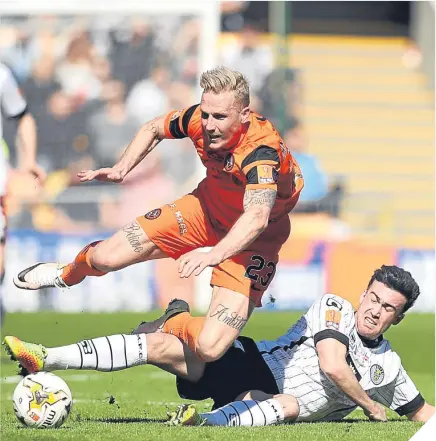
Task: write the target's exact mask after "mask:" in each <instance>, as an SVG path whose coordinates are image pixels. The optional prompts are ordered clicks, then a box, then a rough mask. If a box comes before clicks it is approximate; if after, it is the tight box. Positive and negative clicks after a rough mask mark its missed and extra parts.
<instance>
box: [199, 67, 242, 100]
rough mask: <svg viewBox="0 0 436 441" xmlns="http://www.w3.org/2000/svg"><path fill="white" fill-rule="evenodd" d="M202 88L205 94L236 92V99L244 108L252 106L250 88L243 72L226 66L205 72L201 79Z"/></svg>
mask: <svg viewBox="0 0 436 441" xmlns="http://www.w3.org/2000/svg"><path fill="white" fill-rule="evenodd" d="M200 86H201V87H202V88H203V91H204V92H213V93H216V94H218V93H221V92H234V94H235V99H236V100H237V101H239V102H240V103H241V104H242V105H243V106H244V107H247V106H249V104H250V87H249V85H248V81H247V79H246V78H245V77H244V75H242V74H241V72H238V71H237V70H231V69H229V68H227V67H224V66H219V67H216V68H215V69H211V70H207V71H206V72H203V73H202V74H201V77H200Z"/></svg>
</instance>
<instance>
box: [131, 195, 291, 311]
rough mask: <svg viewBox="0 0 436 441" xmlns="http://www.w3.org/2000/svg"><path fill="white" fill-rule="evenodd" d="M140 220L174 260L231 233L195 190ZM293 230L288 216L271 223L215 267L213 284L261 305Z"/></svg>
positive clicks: (160, 246) (215, 242)
mask: <svg viewBox="0 0 436 441" xmlns="http://www.w3.org/2000/svg"><path fill="white" fill-rule="evenodd" d="M137 221H138V222H139V224H140V225H141V227H142V229H143V230H144V232H145V233H146V234H147V236H148V237H149V239H150V240H152V241H153V242H154V243H155V244H156V245H157V246H158V247H159V248H160V249H161V250H162V251H163V252H164V253H165V254H167V255H168V257H172V258H173V259H178V258H179V257H180V256H182V255H183V254H185V253H187V252H189V251H192V250H194V249H196V248H201V247H212V246H214V245H216V244H217V243H218V242H219V241H220V240H221V239H222V238H223V237H224V236H225V235H226V234H227V232H228V227H223V226H220V225H216V224H215V225H214V223H213V221H211V219H210V218H209V217H208V209H207V203H206V202H205V201H204V199H202V198H199V197H198V194H197V192H196V191H194V192H193V193H190V194H188V195H186V196H183V197H182V198H180V199H178V200H176V201H175V202H174V203H172V204H168V205H164V206H162V207H160V208H156V209H154V210H152V211H150V212H148V213H147V214H145V215H144V216H140V217H138V218H137ZM290 231H291V224H290V219H289V217H288V216H284V217H283V218H281V219H280V220H278V221H276V222H272V223H270V225H269V226H268V228H267V229H266V230H265V231H264V232H263V233H262V234H261V235H260V236H259V237H258V238H257V239H256V240H255V241H254V242H253V243H252V244H251V245H250V246H249V247H248V249H246V250H244V251H242V252H241V253H239V254H237V255H236V256H233V257H231V258H230V259H226V260H225V261H224V262H222V263H221V264H220V265H217V266H216V267H214V268H213V272H212V279H211V285H212V286H221V287H223V288H228V289H231V290H233V291H236V292H239V293H241V294H243V295H245V296H247V297H249V298H250V299H251V300H253V302H255V304H256V306H262V303H261V299H262V295H263V293H264V292H265V290H266V289H267V288H268V286H269V284H270V283H271V281H272V279H273V277H274V274H275V271H276V265H277V262H278V259H279V251H280V248H281V247H282V245H283V244H284V243H285V242H286V240H287V239H288V237H289V234H290Z"/></svg>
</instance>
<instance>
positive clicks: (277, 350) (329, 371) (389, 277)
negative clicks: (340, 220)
mask: <svg viewBox="0 0 436 441" xmlns="http://www.w3.org/2000/svg"><path fill="white" fill-rule="evenodd" d="M418 296H419V287H418V285H417V283H416V282H415V280H414V279H413V278H412V276H411V274H410V273H409V272H407V271H405V270H403V269H401V268H399V267H397V266H382V267H381V268H380V269H377V270H376V271H375V272H374V274H373V276H372V278H371V280H370V281H369V283H368V286H367V288H366V290H365V291H364V292H363V293H362V295H361V298H360V305H359V307H358V308H357V311H354V310H353V307H352V305H351V303H350V302H348V301H347V300H345V299H344V298H341V297H339V296H335V295H332V294H326V295H324V296H323V297H321V298H320V299H319V300H317V301H316V302H315V303H314V304H313V305H312V306H311V308H310V309H309V310H308V311H307V313H306V314H304V315H303V316H302V317H301V319H300V320H298V322H297V323H295V324H294V326H292V327H291V328H290V329H289V330H288V331H287V332H286V333H285V334H284V335H282V336H280V337H279V338H278V339H277V340H272V341H266V340H263V341H260V342H254V341H253V340H252V339H250V338H247V337H239V338H238V339H237V340H236V341H235V343H234V344H233V346H232V347H231V348H230V349H229V350H228V351H227V352H226V354H225V355H224V356H223V357H222V358H221V359H219V360H217V361H214V362H210V363H204V362H203V361H201V360H199V359H198V357H195V356H189V352H186V353H187V354H188V356H186V355H185V351H184V345H183V343H182V342H181V341H180V340H179V339H178V338H177V337H175V336H173V335H168V334H165V333H153V334H131V335H123V334H120V335H112V336H108V337H100V338H95V339H92V340H85V341H81V342H79V343H76V344H73V345H69V346H63V347H58V348H45V347H43V346H41V345H35V344H32V343H26V342H22V341H21V340H19V339H18V338H16V337H6V339H5V344H6V348H7V350H8V352H9V353H10V354H11V355H12V358H13V359H15V360H17V361H18V362H19V363H20V364H21V365H22V367H23V368H24V369H25V370H26V371H28V372H35V371H40V370H48V371H52V370H57V369H95V370H100V371H114V370H121V369H126V368H129V367H131V366H136V365H140V364H152V365H154V366H158V367H160V368H162V369H164V370H166V371H168V372H170V373H172V374H174V375H176V376H177V389H178V392H179V395H180V396H181V397H182V398H187V399H190V400H203V399H206V398H212V399H213V400H214V407H213V410H212V411H211V412H205V413H200V412H198V411H197V409H196V407H195V406H194V405H181V406H179V407H178V408H177V410H176V411H175V412H172V413H171V414H170V420H169V423H170V424H174V425H178V424H180V425H203V424H205V425H212V426H265V425H271V424H279V423H281V422H292V421H310V422H314V421H333V420H341V419H342V418H344V417H345V416H346V415H348V414H349V413H350V412H352V411H353V410H354V409H356V407H358V406H359V407H361V408H362V409H363V411H364V413H365V414H366V415H367V416H368V418H369V419H370V420H374V421H386V410H385V406H386V407H389V408H390V409H392V410H394V411H396V412H397V414H399V415H400V416H403V415H406V416H407V417H408V418H409V419H410V420H413V421H427V420H428V419H429V418H430V417H431V416H432V415H433V414H434V411H435V410H434V407H433V406H431V405H430V404H428V403H426V402H425V400H424V398H423V397H422V395H421V394H420V392H419V391H418V390H417V388H416V387H415V385H414V383H413V381H412V380H411V379H410V377H409V376H408V374H407V372H406V371H405V369H404V367H403V366H402V364H401V360H400V357H399V356H398V354H397V353H396V352H394V351H393V349H392V347H391V345H390V344H389V342H388V341H387V340H386V339H385V338H384V337H383V333H384V332H385V331H386V330H387V329H388V328H389V327H390V326H391V325H398V324H399V323H400V322H401V320H402V319H403V318H404V314H405V313H406V311H407V310H408V309H409V308H410V307H411V306H413V304H414V303H415V301H416V299H417V298H418Z"/></svg>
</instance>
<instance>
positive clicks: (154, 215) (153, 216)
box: [144, 208, 162, 220]
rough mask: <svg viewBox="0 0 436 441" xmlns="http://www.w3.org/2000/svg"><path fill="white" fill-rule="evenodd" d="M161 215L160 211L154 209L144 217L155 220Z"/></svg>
mask: <svg viewBox="0 0 436 441" xmlns="http://www.w3.org/2000/svg"><path fill="white" fill-rule="evenodd" d="M161 213H162V210H161V209H160V208H155V209H154V210H151V211H149V212H148V213H147V214H145V215H144V217H145V218H146V219H148V220H155V219H157V218H158V217H159V216H160V215H161Z"/></svg>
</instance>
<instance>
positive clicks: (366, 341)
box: [357, 334, 383, 348]
mask: <svg viewBox="0 0 436 441" xmlns="http://www.w3.org/2000/svg"><path fill="white" fill-rule="evenodd" d="M357 335H358V336H359V338H360V340H362V343H363V346H366V347H367V348H376V347H377V346H378V345H379V344H380V343H381V342H382V341H383V334H382V335H380V336H378V337H377V338H376V339H375V340H370V339H369V338H365V337H362V336H361V335H360V334H357Z"/></svg>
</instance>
